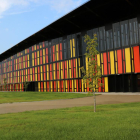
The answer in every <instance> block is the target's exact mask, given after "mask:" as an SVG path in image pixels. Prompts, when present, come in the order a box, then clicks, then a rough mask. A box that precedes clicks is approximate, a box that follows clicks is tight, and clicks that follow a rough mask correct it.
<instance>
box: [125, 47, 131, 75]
mask: <svg viewBox="0 0 140 140" xmlns="http://www.w3.org/2000/svg"><path fill="white" fill-rule="evenodd" d="M125 62H126V73H130V72H131V59H130V48H126V49H125Z"/></svg>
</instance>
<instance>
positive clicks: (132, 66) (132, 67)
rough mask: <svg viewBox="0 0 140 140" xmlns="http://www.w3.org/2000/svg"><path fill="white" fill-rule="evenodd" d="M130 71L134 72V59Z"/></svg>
mask: <svg viewBox="0 0 140 140" xmlns="http://www.w3.org/2000/svg"><path fill="white" fill-rule="evenodd" d="M132 72H134V61H133V60H132Z"/></svg>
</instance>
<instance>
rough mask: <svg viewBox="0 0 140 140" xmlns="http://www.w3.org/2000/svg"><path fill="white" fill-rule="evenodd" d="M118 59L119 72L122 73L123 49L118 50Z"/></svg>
mask: <svg viewBox="0 0 140 140" xmlns="http://www.w3.org/2000/svg"><path fill="white" fill-rule="evenodd" d="M117 59H118V73H119V74H122V73H123V71H122V50H117Z"/></svg>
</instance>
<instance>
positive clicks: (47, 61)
mask: <svg viewBox="0 0 140 140" xmlns="http://www.w3.org/2000/svg"><path fill="white" fill-rule="evenodd" d="M46 63H48V55H46Z"/></svg>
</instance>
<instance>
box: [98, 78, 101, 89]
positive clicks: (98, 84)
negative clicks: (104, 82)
mask: <svg viewBox="0 0 140 140" xmlns="http://www.w3.org/2000/svg"><path fill="white" fill-rule="evenodd" d="M100 83H101V80H99V83H98V85H99V86H100ZM98 92H101V87H99V88H98Z"/></svg>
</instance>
